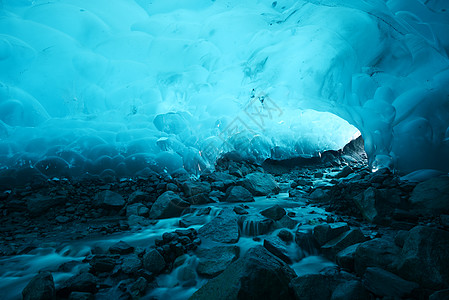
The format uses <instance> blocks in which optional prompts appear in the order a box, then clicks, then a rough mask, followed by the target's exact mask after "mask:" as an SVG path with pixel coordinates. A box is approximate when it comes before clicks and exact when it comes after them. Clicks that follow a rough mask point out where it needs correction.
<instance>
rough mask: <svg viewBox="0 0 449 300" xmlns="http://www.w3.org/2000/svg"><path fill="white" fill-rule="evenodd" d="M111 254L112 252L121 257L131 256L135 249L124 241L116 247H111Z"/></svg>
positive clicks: (116, 244) (115, 245)
mask: <svg viewBox="0 0 449 300" xmlns="http://www.w3.org/2000/svg"><path fill="white" fill-rule="evenodd" d="M109 252H111V253H112V254H120V255H124V254H130V253H133V252H134V247H132V246H130V245H129V244H128V243H126V242H124V241H119V242H117V243H115V244H114V245H112V246H111V247H109Z"/></svg>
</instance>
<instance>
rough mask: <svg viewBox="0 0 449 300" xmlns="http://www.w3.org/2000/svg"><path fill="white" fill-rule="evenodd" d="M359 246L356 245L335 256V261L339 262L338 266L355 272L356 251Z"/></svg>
mask: <svg viewBox="0 0 449 300" xmlns="http://www.w3.org/2000/svg"><path fill="white" fill-rule="evenodd" d="M359 245H360V244H359V243H358V244H354V245H351V246H349V247H347V248H345V249H343V250H341V251H340V252H338V253H337V255H336V256H335V261H336V262H337V264H338V265H339V266H340V267H342V268H345V269H347V270H350V271H354V270H355V267H354V256H355V251H356V250H357V247H358V246H359Z"/></svg>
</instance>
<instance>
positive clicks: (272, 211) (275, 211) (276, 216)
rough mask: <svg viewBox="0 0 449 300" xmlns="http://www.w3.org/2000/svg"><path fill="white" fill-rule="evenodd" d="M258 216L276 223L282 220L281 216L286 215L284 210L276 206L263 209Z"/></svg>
mask: <svg viewBox="0 0 449 300" xmlns="http://www.w3.org/2000/svg"><path fill="white" fill-rule="evenodd" d="M260 214H261V215H262V216H264V217H267V218H270V219H272V220H274V221H278V220H280V219H282V217H283V216H285V215H286V212H285V209H283V208H282V207H280V206H279V205H278V204H276V205H274V206H272V207H269V208H267V209H264V210H262V211H261V212H260Z"/></svg>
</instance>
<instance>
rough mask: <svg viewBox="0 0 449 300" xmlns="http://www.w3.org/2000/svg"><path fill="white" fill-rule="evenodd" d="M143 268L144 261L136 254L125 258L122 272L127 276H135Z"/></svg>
mask: <svg viewBox="0 0 449 300" xmlns="http://www.w3.org/2000/svg"><path fill="white" fill-rule="evenodd" d="M141 267H142V261H141V260H140V258H139V257H138V256H137V255H136V254H132V255H129V256H127V257H125V258H123V262H122V265H121V270H122V271H123V273H125V274H130V275H134V274H136V273H137V271H138V270H139V269H140V268H141Z"/></svg>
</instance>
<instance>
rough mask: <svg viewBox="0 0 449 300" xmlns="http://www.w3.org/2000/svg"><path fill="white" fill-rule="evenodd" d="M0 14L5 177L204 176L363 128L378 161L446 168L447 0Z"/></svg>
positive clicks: (198, 1) (149, 3) (183, 4)
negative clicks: (239, 156)
mask: <svg viewBox="0 0 449 300" xmlns="http://www.w3.org/2000/svg"><path fill="white" fill-rule="evenodd" d="M0 6H1V7H0V138H1V142H0V167H1V169H2V172H3V173H2V174H3V175H2V176H3V177H4V178H10V177H11V176H12V177H14V176H13V175H11V176H10V177H8V176H9V175H8V174H10V173H8V172H13V171H12V170H18V169H20V170H22V171H23V172H24V174H28V175H29V174H34V173H35V172H37V171H36V169H37V170H39V172H41V173H44V174H45V175H46V176H61V174H62V175H67V176H74V175H80V174H83V173H85V172H90V173H93V174H103V175H104V174H106V175H108V174H112V176H115V175H117V176H125V175H130V174H135V173H137V172H139V171H142V169H145V168H146V167H148V168H150V169H154V168H158V169H164V168H165V169H166V170H167V171H168V172H172V171H174V170H176V169H179V168H181V167H184V168H185V169H186V170H188V171H189V172H198V171H200V170H202V169H204V168H205V167H207V166H208V164H210V163H213V161H214V159H215V158H216V157H217V155H218V154H219V153H220V152H222V151H227V150H230V149H236V150H239V151H242V152H245V153H247V154H248V155H251V156H254V157H255V158H256V159H264V158H267V157H270V156H273V155H274V156H279V157H288V156H294V155H298V154H314V153H316V152H319V151H322V150H326V149H338V148H340V147H342V146H343V145H344V144H345V143H346V142H348V141H349V140H350V139H351V138H352V137H353V136H354V135H355V134H357V129H358V130H360V133H361V134H362V136H363V137H364V140H365V148H366V151H367V153H368V155H369V158H370V161H371V163H372V164H373V167H375V168H377V167H382V166H390V167H395V168H397V169H399V170H401V171H403V172H409V171H414V170H418V169H438V170H443V171H448V170H449V159H448V154H449V127H448V126H449V68H448V67H449V60H448V57H447V54H448V52H449V35H448V34H447V32H449V15H448V12H447V11H446V10H447V9H448V8H449V4H447V2H446V1H443V0H433V1H432V0H426V1H424V0H389V1H382V0H363V1H353V0H339V1H337V0H308V1H300V0H297V1H293V0H279V1H265V0H248V1H240V0H239V1H236V0H228V1H225V0H191V1H183V0H135V1H131V0H114V1H108V0H95V1H92V0H60V1H58V0H45V1H44V0H34V1H33V0H3V1H2V2H0ZM337 116H338V117H337ZM340 118H342V119H344V120H346V121H347V122H349V124H351V125H353V126H355V128H354V127H353V126H351V125H349V124H348V123H347V122H344V121H343V120H341V119H340ZM356 128H357V129H356ZM105 172H106V173H105ZM17 176H18V175H17ZM17 176H16V177H17Z"/></svg>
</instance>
